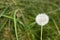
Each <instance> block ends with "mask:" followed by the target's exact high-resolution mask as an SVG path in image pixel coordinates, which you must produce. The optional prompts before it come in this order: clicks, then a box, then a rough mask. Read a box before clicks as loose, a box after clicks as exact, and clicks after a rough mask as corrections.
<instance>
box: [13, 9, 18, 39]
mask: <svg viewBox="0 0 60 40" xmlns="http://www.w3.org/2000/svg"><path fill="white" fill-rule="evenodd" d="M16 12H17V10H16V11H15V13H14V28H15V35H16V40H18V33H17V27H16Z"/></svg>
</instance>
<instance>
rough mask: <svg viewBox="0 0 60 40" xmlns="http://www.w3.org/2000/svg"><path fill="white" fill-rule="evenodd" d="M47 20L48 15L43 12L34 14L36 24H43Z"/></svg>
mask: <svg viewBox="0 0 60 40" xmlns="http://www.w3.org/2000/svg"><path fill="white" fill-rule="evenodd" d="M48 22H49V17H48V15H46V14H45V13H41V14H38V15H37V16H36V23H37V24H38V25H41V26H44V25H46V24H47V23H48Z"/></svg>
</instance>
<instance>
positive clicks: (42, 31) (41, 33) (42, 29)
mask: <svg viewBox="0 0 60 40" xmlns="http://www.w3.org/2000/svg"><path fill="white" fill-rule="evenodd" d="M42 32H43V26H41V40H42Z"/></svg>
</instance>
